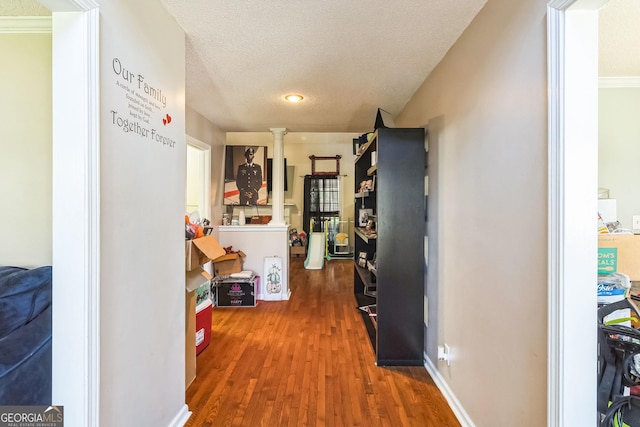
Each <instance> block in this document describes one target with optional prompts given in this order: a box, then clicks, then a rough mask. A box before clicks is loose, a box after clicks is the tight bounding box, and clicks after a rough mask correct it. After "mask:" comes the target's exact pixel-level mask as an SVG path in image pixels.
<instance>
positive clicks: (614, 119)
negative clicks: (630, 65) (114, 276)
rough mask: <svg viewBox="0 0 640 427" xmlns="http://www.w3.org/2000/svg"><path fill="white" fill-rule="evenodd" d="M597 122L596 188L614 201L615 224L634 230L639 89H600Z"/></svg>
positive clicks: (639, 200) (638, 211)
mask: <svg viewBox="0 0 640 427" xmlns="http://www.w3.org/2000/svg"><path fill="white" fill-rule="evenodd" d="M598 94H599V118H598V122H599V123H598V126H599V128H598V139H599V145H598V163H599V164H598V186H599V187H604V188H608V189H609V196H610V197H611V198H614V199H616V200H617V207H618V221H620V223H621V224H622V226H623V227H624V228H629V229H630V228H633V226H632V216H633V215H640V197H639V196H640V188H638V185H637V183H638V182H640V168H638V159H640V144H638V141H640V121H638V114H637V112H638V111H640V88H635V87H634V88H606V89H605V88H601V89H600V90H599V91H598Z"/></svg>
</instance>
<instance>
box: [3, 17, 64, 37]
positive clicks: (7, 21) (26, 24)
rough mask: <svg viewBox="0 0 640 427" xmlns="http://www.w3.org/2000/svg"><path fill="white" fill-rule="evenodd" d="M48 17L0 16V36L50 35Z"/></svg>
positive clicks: (49, 20)
mask: <svg viewBox="0 0 640 427" xmlns="http://www.w3.org/2000/svg"><path fill="white" fill-rule="evenodd" d="M51 28H52V24H51V17H50V16H0V34H29V33H30V34H50V33H51Z"/></svg>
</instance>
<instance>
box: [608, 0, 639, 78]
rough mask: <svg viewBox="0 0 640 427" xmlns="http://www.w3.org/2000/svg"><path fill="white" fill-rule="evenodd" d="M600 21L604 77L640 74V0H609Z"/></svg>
mask: <svg viewBox="0 0 640 427" xmlns="http://www.w3.org/2000/svg"><path fill="white" fill-rule="evenodd" d="M599 24H600V35H599V51H598V54H599V61H600V66H599V68H600V70H599V73H600V76H601V77H629V76H640V1H639V0H609V1H608V2H607V3H606V4H605V5H604V6H602V8H601V9H600V13H599Z"/></svg>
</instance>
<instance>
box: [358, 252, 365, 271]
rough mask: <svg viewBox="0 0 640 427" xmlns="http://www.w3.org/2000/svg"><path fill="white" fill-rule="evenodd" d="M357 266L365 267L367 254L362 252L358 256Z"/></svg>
mask: <svg viewBox="0 0 640 427" xmlns="http://www.w3.org/2000/svg"><path fill="white" fill-rule="evenodd" d="M358 265H359V266H360V267H362V268H364V267H366V266H367V253H366V252H364V251H362V252H360V253H359V254H358Z"/></svg>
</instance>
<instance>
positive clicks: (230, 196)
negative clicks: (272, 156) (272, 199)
mask: <svg viewBox="0 0 640 427" xmlns="http://www.w3.org/2000/svg"><path fill="white" fill-rule="evenodd" d="M267 176H268V162H267V147H260V146H248V145H227V146H226V147H225V164H224V204H225V205H240V206H254V205H266V204H267Z"/></svg>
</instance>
